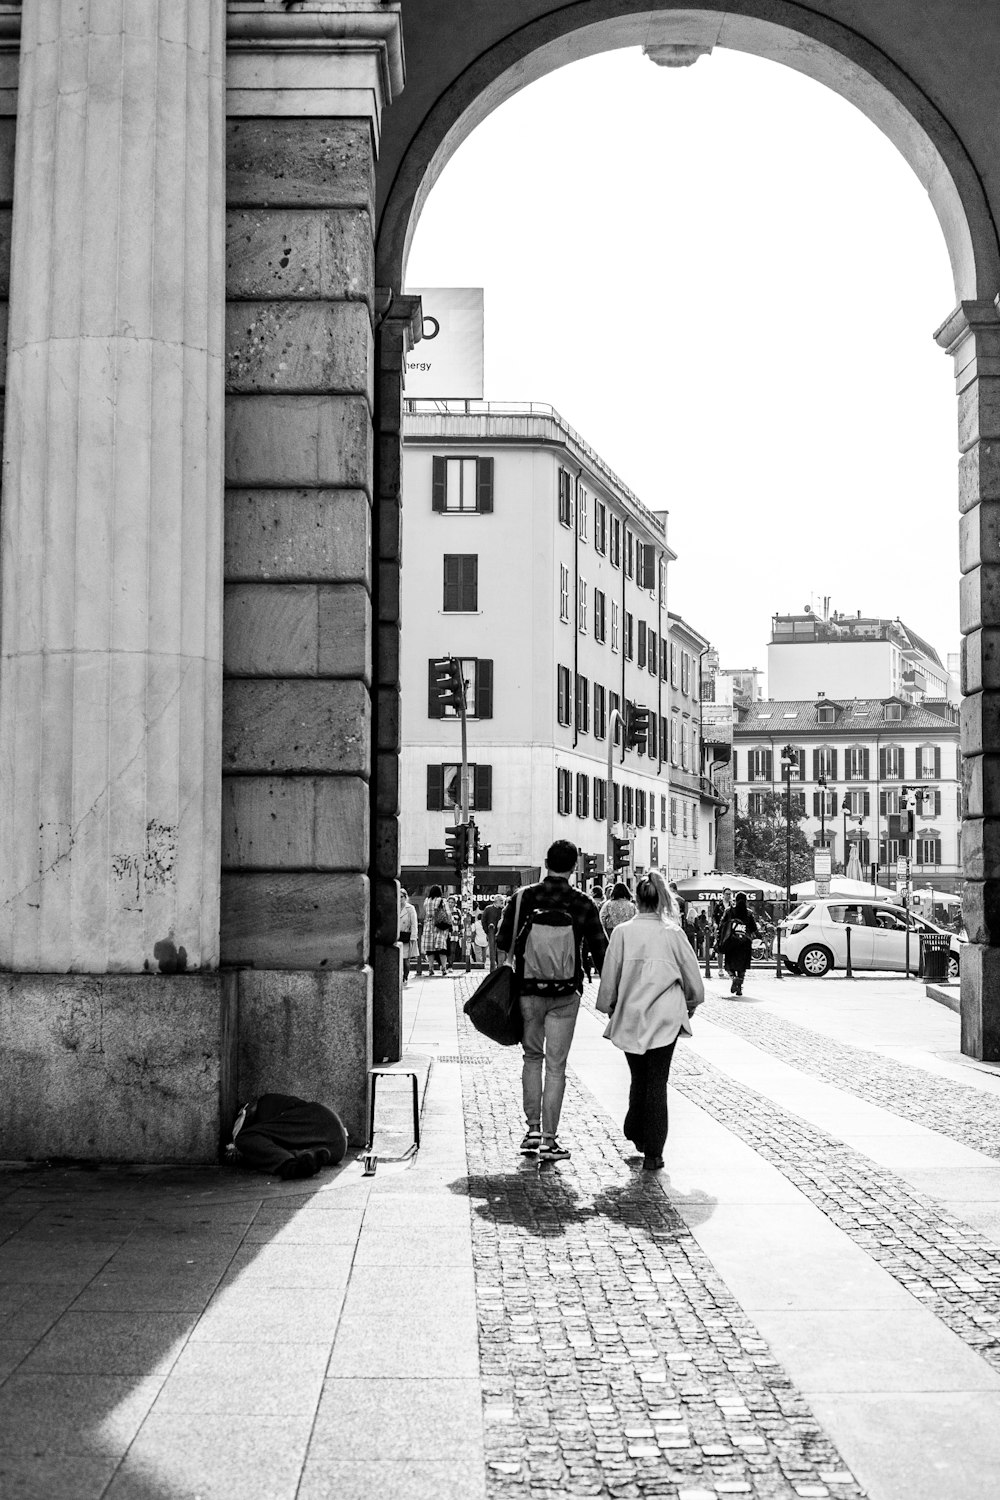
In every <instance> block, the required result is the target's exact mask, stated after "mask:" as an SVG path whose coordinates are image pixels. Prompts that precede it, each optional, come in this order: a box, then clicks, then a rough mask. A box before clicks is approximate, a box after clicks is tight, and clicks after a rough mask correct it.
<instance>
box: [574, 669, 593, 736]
mask: <svg viewBox="0 0 1000 1500" xmlns="http://www.w3.org/2000/svg"><path fill="white" fill-rule="evenodd" d="M576 727H577V732H578V733H579V734H587V733H589V731H590V681H589V679H588V678H586V677H583V676H581V675H580V674H579V673H577V678H576Z"/></svg>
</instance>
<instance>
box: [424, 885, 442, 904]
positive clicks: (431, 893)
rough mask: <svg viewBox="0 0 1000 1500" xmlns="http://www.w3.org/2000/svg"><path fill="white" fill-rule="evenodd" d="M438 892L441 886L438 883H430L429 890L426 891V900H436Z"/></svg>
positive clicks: (439, 892)
mask: <svg viewBox="0 0 1000 1500" xmlns="http://www.w3.org/2000/svg"><path fill="white" fill-rule="evenodd" d="M440 894H441V887H440V886H439V885H432V886H431V888H430V890H429V891H428V892H427V899H428V901H436V900H437V898H438V897H439V896H440Z"/></svg>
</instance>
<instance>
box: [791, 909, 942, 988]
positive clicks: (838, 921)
mask: <svg viewBox="0 0 1000 1500" xmlns="http://www.w3.org/2000/svg"><path fill="white" fill-rule="evenodd" d="M778 925H779V927H780V928H781V956H782V958H783V959H784V960H785V963H786V965H787V966H788V967H789V968H790V969H793V970H794V971H795V972H796V973H799V974H809V975H812V976H813V977H814V978H819V977H820V976H821V975H823V974H826V973H828V972H829V970H830V969H844V968H846V967H847V928H848V926H850V929H851V967H852V968H854V969H887V970H888V969H891V970H896V971H898V972H899V973H903V972H904V971H905V969H906V912H905V911H904V909H903V908H902V907H900V906H892V905H890V903H889V902H887V901H845V900H844V898H843V897H842V896H840V897H833V896H831V897H821V898H820V899H818V900H815V901H804V902H803V903H802V905H801V906H797V907H796V908H795V910H794V911H793V912H791V913H790V914H789V915H788V916H787V917H786V918H785V920H784V921H783V922H780V923H779V924H778ZM922 932H936V933H944V934H945V936H947V937H948V938H950V940H951V941H950V943H949V945H948V948H949V951H948V970H947V972H948V978H949V979H957V978H958V971H959V964H960V955H961V945H962V939H961V938H959V937H957V936H956V934H955V933H953V932H948V931H947V929H946V928H944V927H938V926H937V924H936V923H935V922H929V921H928V920H927V918H926V917H920V916H917V914H916V912H914V911H912V910H911V912H910V972H911V973H913V974H916V973H917V971H918V969H919V967H920V934H921V933H922ZM772 953H775V954H776V953H777V936H776V937H775V941H774V946H773V948H772Z"/></svg>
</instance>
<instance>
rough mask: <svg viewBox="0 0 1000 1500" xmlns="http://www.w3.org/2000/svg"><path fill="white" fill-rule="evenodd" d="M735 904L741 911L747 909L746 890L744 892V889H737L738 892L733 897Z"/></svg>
mask: <svg viewBox="0 0 1000 1500" xmlns="http://www.w3.org/2000/svg"><path fill="white" fill-rule="evenodd" d="M733 905H734V906H735V907H736V908H737V909H738V910H739V911H746V909H747V898H746V894H745V892H743V891H737V892H736V895H735V896H734V897H733Z"/></svg>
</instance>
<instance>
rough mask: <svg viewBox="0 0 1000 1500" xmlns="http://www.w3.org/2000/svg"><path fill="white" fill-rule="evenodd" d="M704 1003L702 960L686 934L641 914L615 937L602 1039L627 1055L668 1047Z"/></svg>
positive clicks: (607, 962)
mask: <svg viewBox="0 0 1000 1500" xmlns="http://www.w3.org/2000/svg"><path fill="white" fill-rule="evenodd" d="M704 998H705V986H704V984H703V983H702V978H701V971H700V970H699V968H698V960H697V959H696V958H695V955H694V949H693V948H692V947H691V944H690V943H689V942H688V940H687V938H686V937H685V936H684V933H683V932H681V931H680V929H679V928H676V927H667V926H666V925H665V924H664V922H663V921H662V920H661V918H660V917H659V916H658V915H657V913H656V912H640V913H639V914H638V916H635V917H633V918H632V920H631V921H630V922H622V923H621V925H620V926H619V927H616V928H615V929H614V931H613V932H612V934H611V937H610V940H609V942H608V951H607V955H606V957H605V959H604V964H603V966H602V968H601V987H600V989H599V990H598V992H597V1009H598V1010H599V1011H601V1012H603V1013H604V1014H605V1015H608V1014H610V1016H611V1019H610V1021H609V1022H608V1026H607V1030H606V1031H605V1033H604V1035H605V1036H606V1037H607V1038H608V1039H609V1040H610V1041H612V1042H614V1044H615V1046H616V1047H620V1048H621V1049H622V1051H623V1052H640V1053H641V1052H648V1051H649V1050H650V1048H651V1047H667V1046H669V1044H670V1043H671V1042H673V1041H676V1039H677V1037H678V1035H679V1034H680V1033H681V1032H684V1033H685V1035H687V1036H690V1035H691V1027H690V1025H689V1023H688V1016H689V1015H690V1014H691V1012H692V1011H693V1010H694V1009H695V1007H696V1006H698V1005H700V1004H701V1002H702V1001H703V1000H704Z"/></svg>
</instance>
